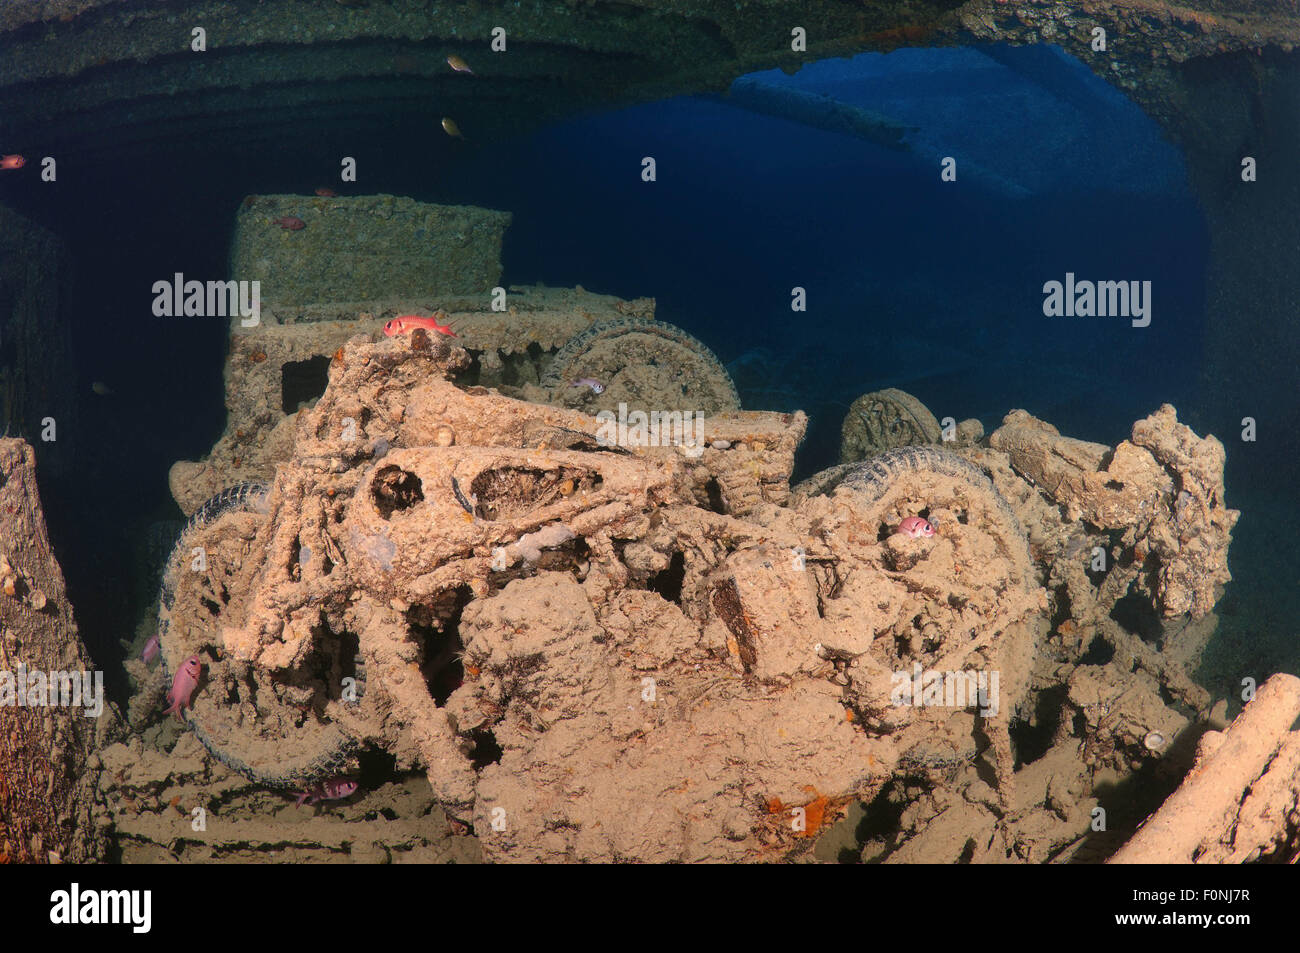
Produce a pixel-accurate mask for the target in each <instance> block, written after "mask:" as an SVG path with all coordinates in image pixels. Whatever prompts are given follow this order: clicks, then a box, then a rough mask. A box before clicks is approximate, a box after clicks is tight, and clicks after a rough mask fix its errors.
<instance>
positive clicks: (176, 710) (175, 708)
mask: <svg viewBox="0 0 1300 953" xmlns="http://www.w3.org/2000/svg"><path fill="white" fill-rule="evenodd" d="M202 674H203V663H202V662H200V661H199V657H198V656H197V655H191V656H190V657H189V658H187V659H186V660H185V661H184V662H181V667H180V668H179V669H177V671H176V677H175V678H173V679H172V687H171V688H170V689H168V690H167V700H168V701H169V702H171V707H170V708H168V709H167V710H166V711H165V712H163V715H172V714H174V715H175V716H176V717H177V718H179V719H180V720H181V721H184V720H185V718H184V716H183V715H182V714H181V709H182V708H185V707H187V706H188V705H189V704H190V696H191V695H193V694H194V689H196V688H197V687H198V685H199V676H200V675H202Z"/></svg>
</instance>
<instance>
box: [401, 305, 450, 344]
mask: <svg viewBox="0 0 1300 953" xmlns="http://www.w3.org/2000/svg"><path fill="white" fill-rule="evenodd" d="M438 315H442V316H443V318H446V317H447V312H445V311H438V312H436V313H435V314H434V315H433V317H431V318H421V317H418V316H416V315H414V314H400V315H398V316H397V317H395V318H393V320H391V321H389V322H388V323H387V324H385V325H384V334H386V335H388V336H389V337H390V338H391V337H393V336H395V335H398V334H409V333H410V332H411V331H414V330H415V329H416V328H425V329H427V330H429V331H437V332H438V333H439V334H445V335H447V337H452V338H454V337H457V334H456V332H455V331H453V330H452V329H451V328H450V327H448V326H447V325H445V324H439V323H438Z"/></svg>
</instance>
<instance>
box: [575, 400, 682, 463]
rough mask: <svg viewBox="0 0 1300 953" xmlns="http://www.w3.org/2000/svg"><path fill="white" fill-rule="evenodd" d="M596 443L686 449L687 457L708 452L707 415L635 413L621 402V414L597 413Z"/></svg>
mask: <svg viewBox="0 0 1300 953" xmlns="http://www.w3.org/2000/svg"><path fill="white" fill-rule="evenodd" d="M596 420H598V421H599V422H600V423H599V426H597V428H596V442H597V443H598V444H600V445H601V446H602V447H613V446H618V447H683V448H684V452H685V453H686V455H687V456H691V457H698V456H699V455H700V454H702V453H703V452H704V412H703V411H699V410H687V411H680V410H652V411H650V412H649V413H646V412H645V411H644V410H634V411H632V412H631V413H628V409H627V404H625V403H622V402H620V403H619V405H618V414H617V415H615V413H614V412H613V411H612V410H602V411H601V412H600V413H598V414H596Z"/></svg>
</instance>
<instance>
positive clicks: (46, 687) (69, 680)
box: [0, 662, 104, 718]
mask: <svg viewBox="0 0 1300 953" xmlns="http://www.w3.org/2000/svg"><path fill="white" fill-rule="evenodd" d="M74 706H78V707H81V708H83V709H85V714H86V717H88V718H98V717H99V716H100V715H101V714H103V711H104V673H103V672H86V671H81V672H62V671H52V672H42V671H39V670H29V669H28V668H27V666H26V665H24V664H23V663H22V662H19V663H18V669H17V671H13V672H9V671H0V708H71V707H74Z"/></svg>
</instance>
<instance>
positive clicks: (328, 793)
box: [297, 778, 357, 807]
mask: <svg viewBox="0 0 1300 953" xmlns="http://www.w3.org/2000/svg"><path fill="white" fill-rule="evenodd" d="M356 790H357V782H355V781H353V780H350V779H349V778H330V779H329V780H328V781H325V782H323V783H321V784H313V785H312V786H311V787H309V788H308V789H307V790H306V791H300V792H298V804H297V806H298V807H302V806H303V804H304V803H307V804H315V803H316V802H317V801H341V800H343V799H344V798H345V797H351V796H352V795H353V794H354V793H355V792H356Z"/></svg>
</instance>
